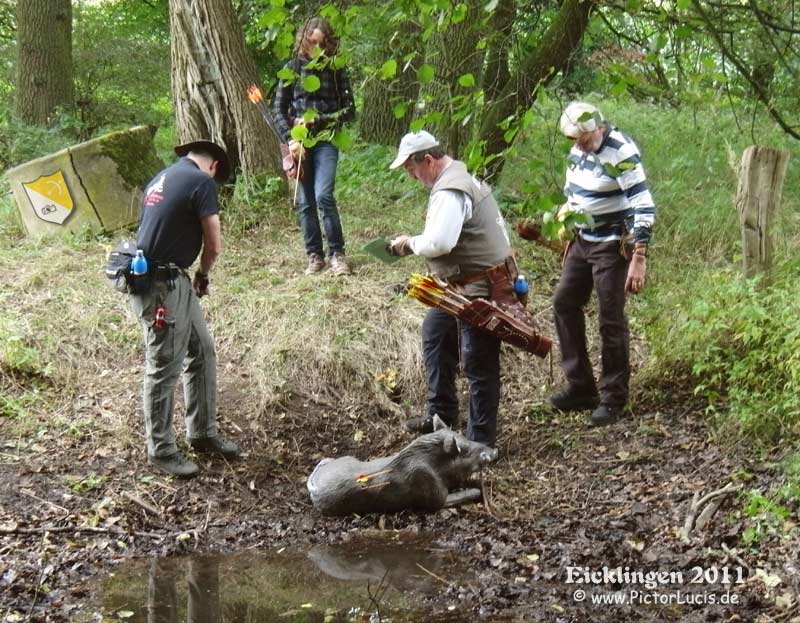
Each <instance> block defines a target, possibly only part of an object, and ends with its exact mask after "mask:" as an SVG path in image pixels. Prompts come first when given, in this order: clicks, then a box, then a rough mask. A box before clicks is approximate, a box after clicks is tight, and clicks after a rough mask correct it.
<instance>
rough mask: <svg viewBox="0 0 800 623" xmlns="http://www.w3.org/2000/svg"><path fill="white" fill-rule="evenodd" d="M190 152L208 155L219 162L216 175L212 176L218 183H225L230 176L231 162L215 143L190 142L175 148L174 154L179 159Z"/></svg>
mask: <svg viewBox="0 0 800 623" xmlns="http://www.w3.org/2000/svg"><path fill="white" fill-rule="evenodd" d="M191 151H193V152H196V153H205V154H209V155H211V157H212V158H214V160H216V161H217V162H219V166H218V167H217V174H216V175H215V176H214V179H215V180H217V181H218V182H226V181H227V180H228V178H229V177H230V176H231V161H230V159H229V158H228V154H227V153H226V152H225V150H224V149H222V147H220V146H219V145H217V144H216V143H214V142H212V141H192V142H190V143H184V144H183V145H176V146H175V153H176V154H177V155H178V156H180V157H183V156H185V155H186V154H188V153H189V152H191Z"/></svg>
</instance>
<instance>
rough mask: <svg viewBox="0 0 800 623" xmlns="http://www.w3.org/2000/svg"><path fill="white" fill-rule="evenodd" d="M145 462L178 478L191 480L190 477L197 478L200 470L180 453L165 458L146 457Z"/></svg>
mask: <svg viewBox="0 0 800 623" xmlns="http://www.w3.org/2000/svg"><path fill="white" fill-rule="evenodd" d="M147 462H148V463H150V465H154V466H155V467H158V468H159V469H162V470H164V471H165V472H167V473H168V474H172V475H173V476H177V477H178V478H191V477H192V476H197V474H198V473H199V472H200V468H199V467H197V464H195V463H192V462H191V461H190V460H189V459H187V458H186V457H184V456H183V455H182V454H181V453H180V452H176V453H175V454H169V455H167V456H150V455H148V456H147Z"/></svg>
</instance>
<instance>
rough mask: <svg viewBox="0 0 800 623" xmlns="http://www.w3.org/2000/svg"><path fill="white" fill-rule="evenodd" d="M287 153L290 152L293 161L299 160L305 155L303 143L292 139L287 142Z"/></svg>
mask: <svg viewBox="0 0 800 623" xmlns="http://www.w3.org/2000/svg"><path fill="white" fill-rule="evenodd" d="M289 151H290V152H291V154H292V157H293V158H294V159H295V160H299V159H300V158H302V157H303V156H304V155H305V148H304V147H303V143H301V142H300V141H296V140H294V139H292V140H291V141H289Z"/></svg>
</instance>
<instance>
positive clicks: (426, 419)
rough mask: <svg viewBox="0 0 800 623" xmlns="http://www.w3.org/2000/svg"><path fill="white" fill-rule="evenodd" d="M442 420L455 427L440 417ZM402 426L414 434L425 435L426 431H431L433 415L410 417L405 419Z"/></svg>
mask: <svg viewBox="0 0 800 623" xmlns="http://www.w3.org/2000/svg"><path fill="white" fill-rule="evenodd" d="M439 417H441V416H439ZM442 422H444V424H445V425H446V426H449V427H450V428H453V429H454V428H455V426H453V425H452V424H451V423H450V422H447V421H445V420H444V418H442ZM403 427H404V428H405V429H406V430H407V431H408V432H409V433H413V434H415V435H427V434H428V433H432V432H433V416H432V415H423V416H422V417H415V418H411V419H410V420H406V422H405V423H404V424H403Z"/></svg>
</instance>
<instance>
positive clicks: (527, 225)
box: [515, 219, 542, 240]
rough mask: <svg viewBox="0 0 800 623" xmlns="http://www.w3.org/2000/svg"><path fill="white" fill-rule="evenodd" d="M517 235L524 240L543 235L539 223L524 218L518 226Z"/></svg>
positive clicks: (538, 237) (536, 238) (535, 238)
mask: <svg viewBox="0 0 800 623" xmlns="http://www.w3.org/2000/svg"><path fill="white" fill-rule="evenodd" d="M515 228H516V230H517V235H518V236H519V237H520V238H523V239H524V240H539V239H540V238H541V237H542V228H541V226H540V225H539V224H538V223H534V222H533V221H529V220H527V219H523V220H521V221H518V222H517V224H516V226H515Z"/></svg>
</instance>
